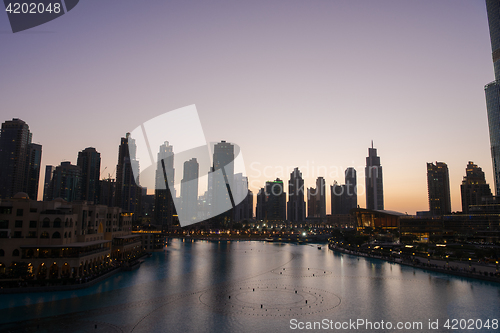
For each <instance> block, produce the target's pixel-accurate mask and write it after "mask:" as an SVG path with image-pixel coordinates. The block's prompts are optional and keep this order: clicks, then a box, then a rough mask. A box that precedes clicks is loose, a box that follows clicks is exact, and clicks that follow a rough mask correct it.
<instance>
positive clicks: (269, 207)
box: [264, 178, 286, 222]
mask: <svg viewBox="0 0 500 333" xmlns="http://www.w3.org/2000/svg"><path fill="white" fill-rule="evenodd" d="M265 193H266V204H265V207H266V209H265V219H264V220H265V221H272V222H281V221H285V220H286V192H285V187H284V185H283V181H282V180H281V179H279V178H276V180H274V181H268V182H266V192H265Z"/></svg>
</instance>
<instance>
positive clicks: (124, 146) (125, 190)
mask: <svg viewBox="0 0 500 333" xmlns="http://www.w3.org/2000/svg"><path fill="white" fill-rule="evenodd" d="M135 152H136V145H135V140H134V139H132V138H131V137H130V133H127V135H126V136H125V137H124V138H121V142H120V147H119V150H118V164H117V165H116V189H115V206H116V207H120V208H121V209H122V211H123V212H124V213H137V212H139V207H140V200H141V196H142V193H141V189H140V186H139V178H137V179H134V172H133V170H136V172H135V174H136V175H139V162H138V161H137V160H136V158H135Z"/></svg>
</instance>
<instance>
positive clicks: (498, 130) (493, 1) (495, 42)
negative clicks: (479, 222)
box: [484, 0, 500, 196]
mask: <svg viewBox="0 0 500 333" xmlns="http://www.w3.org/2000/svg"><path fill="white" fill-rule="evenodd" d="M486 10H487V13H488V23H489V28H490V40H491V50H492V58H493V67H494V71H495V81H493V82H491V83H488V84H487V85H486V86H485V87H484V91H485V94H486V108H487V111H488V125H489V131H490V146H491V158H492V160H493V176H494V181H495V193H496V195H497V196H498V195H500V1H498V0H486Z"/></svg>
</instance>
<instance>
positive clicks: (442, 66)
mask: <svg viewBox="0 0 500 333" xmlns="http://www.w3.org/2000/svg"><path fill="white" fill-rule="evenodd" d="M0 45H1V47H0V59H1V63H0V101H1V110H2V111H1V115H2V117H1V119H0V121H2V122H3V121H5V120H8V119H12V118H14V117H16V118H21V119H23V120H24V121H26V122H27V123H28V124H29V126H30V129H31V131H32V133H33V139H34V142H37V143H40V144H42V145H43V155H42V165H43V168H45V165H47V164H52V165H58V164H59V163H60V162H61V161H63V160H68V161H71V162H73V163H76V158H77V154H78V151H80V150H83V149H84V148H86V147H89V146H93V147H95V148H96V149H97V150H98V151H99V152H100V153H101V157H102V169H104V167H107V169H106V170H105V171H104V172H103V176H105V175H107V174H108V173H111V174H114V172H115V171H114V169H115V168H116V163H117V155H118V145H119V143H120V137H122V136H124V135H125V133H126V132H127V131H131V130H133V129H134V128H135V127H137V126H138V125H140V124H141V123H143V122H145V121H147V120H148V119H150V118H153V117H155V116H157V115H160V114H162V113H164V112H168V111H171V110H174V109H177V108H180V107H183V106H186V105H190V104H196V106H197V109H198V112H199V115H200V118H201V121H202V125H203V127H204V131H205V135H206V139H207V141H220V140H226V141H230V142H234V143H237V144H238V145H239V146H240V147H241V149H242V152H243V155H244V159H245V163H246V169H247V173H248V176H249V178H250V183H251V189H252V190H254V193H256V192H257V189H256V188H257V187H261V186H263V184H264V182H265V181H266V180H271V179H273V178H276V176H279V177H280V178H282V179H283V178H284V179H285V180H288V178H289V173H290V171H291V170H289V171H288V172H282V171H281V170H283V169H285V170H286V168H287V167H295V166H299V167H300V166H306V165H309V171H308V172H307V174H306V170H305V169H304V170H303V171H304V176H305V180H306V186H313V185H314V179H315V178H316V177H317V176H323V177H325V178H326V182H327V185H328V186H329V185H331V184H332V183H333V181H334V179H336V180H337V181H338V182H340V183H343V182H344V180H343V170H344V169H345V168H346V167H349V166H354V167H355V168H356V169H357V171H358V183H361V184H364V179H363V178H362V177H363V174H364V165H365V157H366V156H367V152H368V149H367V148H368V146H369V145H370V140H372V139H373V140H374V143H375V147H376V148H377V149H378V153H379V156H381V162H382V165H383V169H384V195H385V208H386V209H392V210H397V211H401V212H408V213H414V212H415V211H418V210H427V209H428V202H427V180H426V162H431V161H436V160H437V161H443V162H446V163H447V164H448V167H449V170H450V186H451V193H452V198H451V199H452V208H453V210H461V201H460V182H461V180H462V177H463V176H464V175H465V167H466V164H467V162H468V161H473V162H474V163H476V164H478V165H479V166H480V167H482V168H483V170H484V171H485V174H486V179H487V181H488V182H489V183H490V185H492V166H491V157H490V148H489V147H490V145H489V136H488V124H487V117H486V106H485V97H484V89H483V87H484V85H485V84H487V83H488V82H490V81H492V80H493V79H494V76H493V64H492V61H491V47H490V42H489V32H488V24H487V17H486V9H485V4H484V2H483V1H479V0H478V1H460V0H422V1H409V0H393V1H382V0H377V1H374V0H369V1H368V0H366V1H361V0H356V1H351V0H349V1H348V0H343V1H334V0H331V1H323V0H311V1H273V0H266V1H211V2H210V3H208V2H202V1H176V2H172V1H130V0H129V1H123V0H107V1H80V3H79V4H78V6H77V7H75V9H73V10H72V11H71V12H69V13H68V14H66V15H63V16H62V17H60V18H59V19H56V20H54V21H52V22H49V23H46V24H44V25H42V26H39V27H36V28H34V29H30V30H27V31H25V32H20V33H16V34H12V33H11V30H10V26H9V24H8V19H7V15H6V13H4V14H0ZM174 148H175V147H174ZM264 167H268V168H267V169H266V170H268V174H267V175H262V173H263V171H264ZM324 168H326V170H327V172H326V173H325V172H323V171H322V170H323V169H324ZM335 170H339V172H335ZM259 171H260V173H261V176H260V177H259V176H258V173H259ZM313 171H314V172H313ZM177 172H178V173H179V174H180V173H181V171H180V170H179V171H177ZM43 177H44V172H43V171H42V174H41V177H40V178H41V180H42V182H41V183H43ZM492 190H493V188H492ZM40 193H41V192H40ZM327 201H329V196H328V198H327ZM358 201H359V204H360V205H361V207H364V206H365V198H364V195H363V196H360V197H359V199H358ZM328 206H329V205H328ZM327 212H329V208H328V209H327Z"/></svg>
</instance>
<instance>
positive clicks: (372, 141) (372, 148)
mask: <svg viewBox="0 0 500 333" xmlns="http://www.w3.org/2000/svg"><path fill="white" fill-rule="evenodd" d="M372 149H373V140H372Z"/></svg>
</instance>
